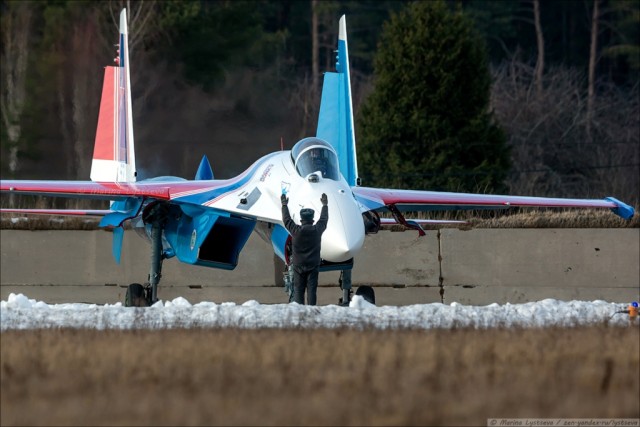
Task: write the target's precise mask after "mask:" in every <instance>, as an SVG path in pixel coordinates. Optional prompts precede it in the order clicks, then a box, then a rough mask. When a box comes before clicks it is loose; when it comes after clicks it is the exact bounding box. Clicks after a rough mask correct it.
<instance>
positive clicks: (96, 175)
mask: <svg viewBox="0 0 640 427" xmlns="http://www.w3.org/2000/svg"><path fill="white" fill-rule="evenodd" d="M126 174H127V165H126V164H125V163H124V162H119V161H116V160H102V159H93V161H92V162H91V181H96V182H122V181H126V179H124V178H125V177H126ZM134 181H135V180H134Z"/></svg>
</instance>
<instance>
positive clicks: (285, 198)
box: [280, 194, 289, 206]
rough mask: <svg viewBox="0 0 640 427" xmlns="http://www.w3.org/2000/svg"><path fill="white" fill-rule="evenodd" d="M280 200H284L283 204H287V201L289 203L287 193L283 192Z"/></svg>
mask: <svg viewBox="0 0 640 427" xmlns="http://www.w3.org/2000/svg"><path fill="white" fill-rule="evenodd" d="M280 201H281V202H282V206H287V203H289V198H288V197H287V195H286V194H283V195H282V196H280Z"/></svg>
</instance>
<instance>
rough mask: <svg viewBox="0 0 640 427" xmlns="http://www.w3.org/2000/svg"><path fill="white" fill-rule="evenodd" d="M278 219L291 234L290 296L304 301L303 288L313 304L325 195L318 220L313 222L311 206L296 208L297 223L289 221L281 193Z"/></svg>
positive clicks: (325, 212) (326, 210)
mask: <svg viewBox="0 0 640 427" xmlns="http://www.w3.org/2000/svg"><path fill="white" fill-rule="evenodd" d="M280 200H281V202H282V221H283V222H284V227H285V228H286V229H287V231H288V232H289V234H291V247H292V251H293V260H292V263H291V264H292V267H293V300H294V301H295V302H297V303H298V304H304V294H305V291H307V290H308V291H309V292H308V294H307V304H309V305H316V292H317V290H318V268H319V267H320V240H321V237H322V233H323V232H324V230H325V229H326V228H327V221H328V220H329V208H328V207H327V204H328V200H327V195H326V194H324V193H323V194H322V197H321V198H320V201H321V202H322V210H321V211H320V218H319V219H318V222H316V223H315V224H314V223H313V215H314V211H313V209H308V208H306V209H301V210H300V225H298V224H296V223H295V222H293V220H292V219H291V215H290V214H289V207H288V206H287V204H288V203H289V198H288V197H287V196H286V195H285V194H283V195H282V196H281V197H280Z"/></svg>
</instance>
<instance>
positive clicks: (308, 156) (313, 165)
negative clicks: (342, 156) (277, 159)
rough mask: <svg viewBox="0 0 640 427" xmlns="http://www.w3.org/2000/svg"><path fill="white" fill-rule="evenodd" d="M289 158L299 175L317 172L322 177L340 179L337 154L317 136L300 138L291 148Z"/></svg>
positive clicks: (305, 175)
mask: <svg viewBox="0 0 640 427" xmlns="http://www.w3.org/2000/svg"><path fill="white" fill-rule="evenodd" d="M291 159H292V160H293V164H294V165H295V167H296V171H297V172H298V174H300V176H302V177H304V178H306V177H307V176H308V175H309V174H311V173H314V172H317V173H318V174H319V175H320V176H322V178H326V179H333V180H334V181H338V180H339V179H340V167H339V166H338V156H337V155H336V152H335V151H334V150H333V147H332V146H331V145H330V144H329V143H328V142H326V141H323V140H322V139H319V138H313V137H311V138H305V139H301V140H300V141H298V142H297V143H296V145H294V146H293V149H292V150H291Z"/></svg>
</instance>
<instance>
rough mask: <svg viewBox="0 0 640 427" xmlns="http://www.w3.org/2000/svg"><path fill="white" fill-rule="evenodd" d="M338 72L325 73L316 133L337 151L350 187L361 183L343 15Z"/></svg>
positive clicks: (341, 167) (341, 168) (339, 36)
mask: <svg viewBox="0 0 640 427" xmlns="http://www.w3.org/2000/svg"><path fill="white" fill-rule="evenodd" d="M336 59H337V61H336V71H335V72H327V73H325V74H324V84H323V86H322V100H321V102H320V116H319V117H318V129H317V131H316V136H317V137H318V138H321V139H324V140H325V141H327V142H328V143H330V144H331V145H332V146H333V148H334V149H335V150H336V152H337V153H338V160H339V162H340V172H341V173H342V176H344V178H345V179H346V181H347V183H348V184H349V185H350V186H354V185H359V178H358V160H357V158H356V138H355V132H354V122H353V106H352V102H351V80H350V76H349V51H348V49H347V22H346V18H345V16H344V15H343V16H342V17H341V18H340V29H339V34H338V50H337V57H336Z"/></svg>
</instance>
